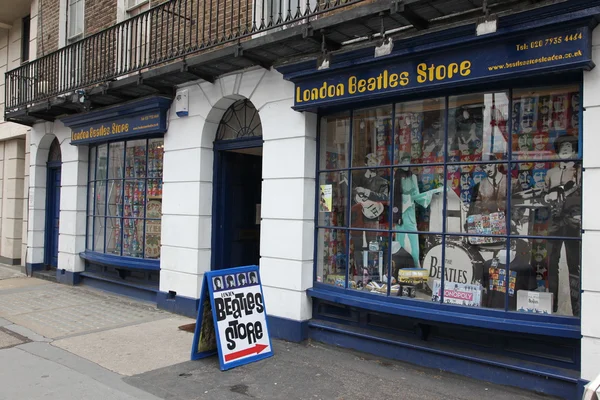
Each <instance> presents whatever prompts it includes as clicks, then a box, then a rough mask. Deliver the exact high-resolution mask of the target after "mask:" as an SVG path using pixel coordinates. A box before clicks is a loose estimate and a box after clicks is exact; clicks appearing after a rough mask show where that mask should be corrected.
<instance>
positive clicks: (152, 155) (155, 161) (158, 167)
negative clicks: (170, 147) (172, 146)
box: [148, 138, 165, 178]
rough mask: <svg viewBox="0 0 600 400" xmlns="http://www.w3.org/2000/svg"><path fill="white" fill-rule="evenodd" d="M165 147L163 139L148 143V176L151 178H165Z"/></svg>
mask: <svg viewBox="0 0 600 400" xmlns="http://www.w3.org/2000/svg"><path fill="white" fill-rule="evenodd" d="M164 147H165V146H164V140H163V139H162V138H161V139H150V140H149V141H148V176H149V177H150V178H162V176H163V154H164Z"/></svg>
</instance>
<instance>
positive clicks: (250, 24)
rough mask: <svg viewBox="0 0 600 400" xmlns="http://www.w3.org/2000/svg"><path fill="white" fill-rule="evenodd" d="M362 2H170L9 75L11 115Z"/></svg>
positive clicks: (50, 54)
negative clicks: (81, 90)
mask: <svg viewBox="0 0 600 400" xmlns="http://www.w3.org/2000/svg"><path fill="white" fill-rule="evenodd" d="M364 1H365V0H171V1H167V2H165V3H162V4H160V5H158V6H156V7H153V8H151V9H149V10H148V11H146V12H144V13H140V14H139V15H136V16H134V17H132V18H130V19H127V20H125V21H123V22H121V23H119V24H116V25H113V26H112V27H110V28H108V29H105V30H103V31H100V32H98V33H96V34H94V35H91V36H88V37H86V38H84V39H82V40H80V41H78V42H75V43H73V44H70V45H68V46H65V47H63V48H61V49H59V50H57V51H54V52H52V53H49V54H47V55H45V56H43V57H40V58H38V59H36V60H33V61H31V62H29V63H27V64H24V65H22V66H20V67H18V68H16V69H13V70H11V71H9V72H7V73H6V85H5V91H6V93H5V94H6V97H5V99H6V112H7V113H8V112H11V111H15V110H19V109H23V108H26V107H27V106H29V105H31V104H35V103H39V102H41V101H45V100H48V99H51V98H54V97H56V96H60V95H65V94H67V93H72V92H73V91H75V90H77V89H80V88H86V87H89V86H93V85H95V84H98V83H101V82H107V81H110V80H114V79H117V78H119V77H121V76H124V75H128V74H131V73H134V72H137V71H141V70H143V69H147V68H150V67H153V66H157V65H159V64H164V63H168V62H170V61H173V60H177V59H178V58H181V57H183V56H187V55H190V54H194V53H198V52H201V51H205V50H208V49H212V48H215V47H218V46H222V45H226V44H227V43H230V42H234V41H239V40H244V39H248V38H251V37H252V36H253V35H257V34H260V33H262V32H267V31H270V30H273V29H284V28H285V27H286V26H290V25H296V24H298V23H301V22H302V21H303V20H309V19H310V18H312V17H315V16H316V15H319V14H322V13H325V12H330V11H334V10H336V9H339V8H342V7H346V6H349V5H353V4H356V3H359V2H364Z"/></svg>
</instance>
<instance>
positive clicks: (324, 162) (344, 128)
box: [319, 113, 350, 170]
mask: <svg viewBox="0 0 600 400" xmlns="http://www.w3.org/2000/svg"><path fill="white" fill-rule="evenodd" d="M320 135H321V142H320V147H319V148H320V152H321V158H320V159H319V168H320V169H321V170H324V169H339V168H347V167H348V161H349V157H348V145H349V144H348V142H349V140H350V114H349V113H344V114H339V115H329V116H327V117H323V118H321V132H320Z"/></svg>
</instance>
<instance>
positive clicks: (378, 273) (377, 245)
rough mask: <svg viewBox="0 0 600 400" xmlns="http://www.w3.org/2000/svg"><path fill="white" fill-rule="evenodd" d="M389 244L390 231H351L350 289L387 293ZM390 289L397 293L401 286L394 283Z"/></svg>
mask: <svg viewBox="0 0 600 400" xmlns="http://www.w3.org/2000/svg"><path fill="white" fill-rule="evenodd" d="M389 246H390V237H389V233H388V232H365V231H362V232H361V231H350V260H349V267H350V272H349V275H348V276H349V278H348V287H349V288H350V289H356V290H362V291H364V292H369V293H374V294H381V295H384V296H385V295H387V290H388V289H387V282H388V279H387V277H388V276H389V274H390V270H389V268H390V262H389V254H390V253H389ZM390 290H392V293H394V294H396V293H397V291H398V290H399V286H398V285H394V284H392V287H391V289H390Z"/></svg>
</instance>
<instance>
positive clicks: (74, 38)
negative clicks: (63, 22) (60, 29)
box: [66, 0, 85, 43]
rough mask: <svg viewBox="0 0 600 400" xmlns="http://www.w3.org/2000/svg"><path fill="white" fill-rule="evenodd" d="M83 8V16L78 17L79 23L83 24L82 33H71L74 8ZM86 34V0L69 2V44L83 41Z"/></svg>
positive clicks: (69, 0) (68, 0)
mask: <svg viewBox="0 0 600 400" xmlns="http://www.w3.org/2000/svg"><path fill="white" fill-rule="evenodd" d="M74 5H75V6H80V7H81V15H79V14H78V15H77V17H78V18H79V20H78V21H77V22H80V23H81V31H80V32H75V33H73V32H71V23H72V20H73V18H72V17H73V14H72V13H73V8H75V7H73V6H74ZM84 34H85V0H67V35H66V36H67V42H69V43H72V42H76V41H77V40H79V39H81V38H82V37H83V35H84Z"/></svg>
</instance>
